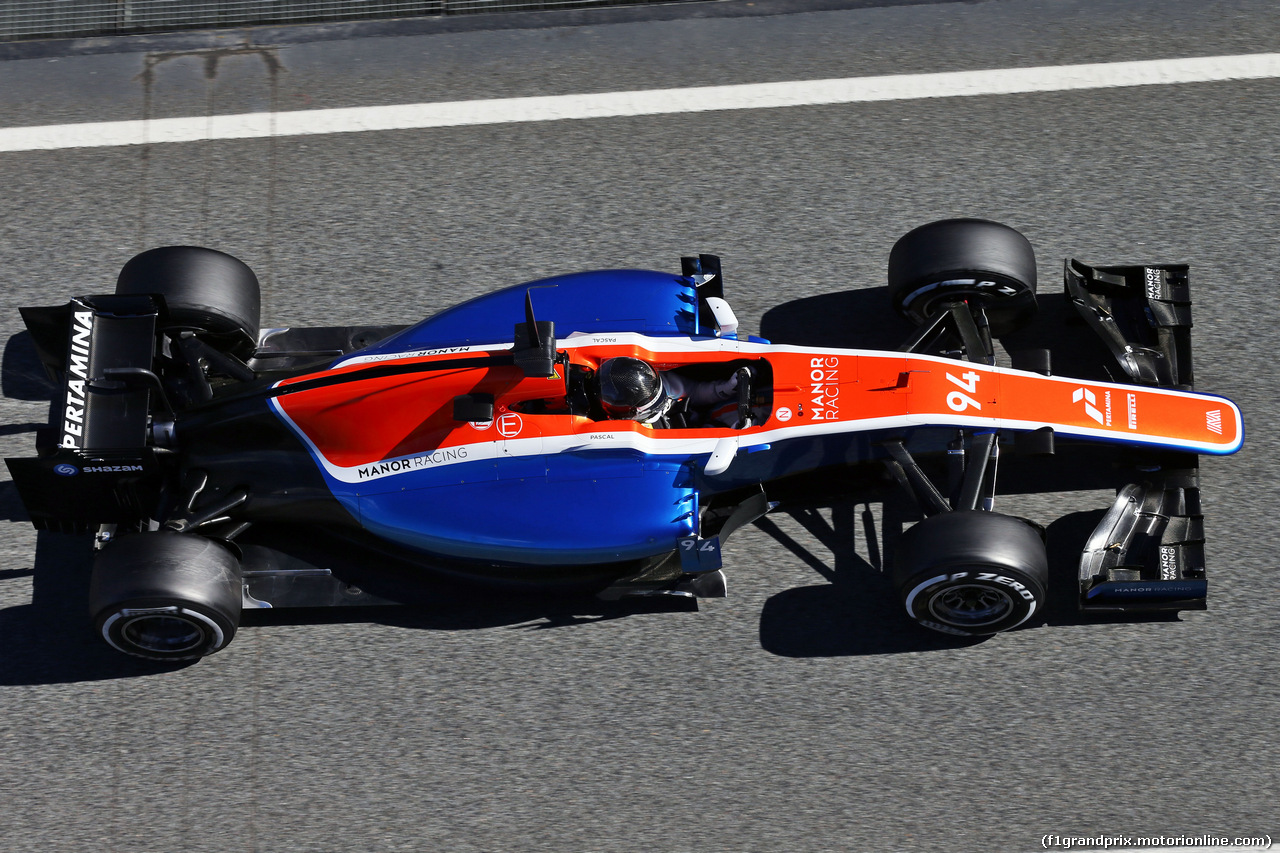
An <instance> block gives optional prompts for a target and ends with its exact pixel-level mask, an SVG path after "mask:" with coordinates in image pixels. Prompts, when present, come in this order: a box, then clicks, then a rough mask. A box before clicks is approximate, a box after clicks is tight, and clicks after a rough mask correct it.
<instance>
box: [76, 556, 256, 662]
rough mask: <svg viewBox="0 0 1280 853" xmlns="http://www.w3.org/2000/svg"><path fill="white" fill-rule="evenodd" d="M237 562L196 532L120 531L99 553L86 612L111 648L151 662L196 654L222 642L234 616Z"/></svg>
mask: <svg viewBox="0 0 1280 853" xmlns="http://www.w3.org/2000/svg"><path fill="white" fill-rule="evenodd" d="M242 600H243V594H242V591H241V579H240V563H239V561H238V560H237V559H236V557H235V555H234V554H232V553H231V552H230V551H229V550H228V549H227V548H226V547H224V546H222V545H219V544H218V543H216V542H213V541H211V540H208V539H204V538H203V537H200V536H194V535H189V534H181V533H172V532H169V531H160V532H156V533H143V534H137V535H133V536H125V537H122V538H120V539H119V540H117V541H115V542H113V543H111V544H110V545H108V546H107V547H106V548H104V549H103V550H102V551H100V552H99V553H98V555H97V557H96V558H95V560H94V564H93V577H92V580H91V581H90V586H89V610H90V614H91V615H92V617H93V621H94V626H95V628H96V629H97V631H98V634H99V636H101V637H102V639H103V640H104V641H105V642H106V643H107V644H108V645H109V646H111V647H112V648H114V649H116V650H118V651H121V652H124V653H125V654H129V655H134V656H136V657H141V658H147V659H148V660H156V661H186V660H195V659H196V658H201V657H204V656H205V655H210V654H213V653H214V652H216V651H219V650H221V649H224V648H226V646H227V644H228V643H230V642H231V639H232V638H233V637H234V636H235V633H236V627H237V625H238V624H239V622H240V605H241V601H242Z"/></svg>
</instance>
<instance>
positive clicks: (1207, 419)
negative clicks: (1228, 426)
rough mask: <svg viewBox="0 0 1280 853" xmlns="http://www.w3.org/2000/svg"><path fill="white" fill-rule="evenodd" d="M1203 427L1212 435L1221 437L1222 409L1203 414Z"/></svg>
mask: <svg viewBox="0 0 1280 853" xmlns="http://www.w3.org/2000/svg"><path fill="white" fill-rule="evenodd" d="M1204 425H1205V426H1206V427H1208V428H1209V432H1211V433H1213V434H1214V435H1222V409H1210V410H1209V411H1207V412H1205V413H1204Z"/></svg>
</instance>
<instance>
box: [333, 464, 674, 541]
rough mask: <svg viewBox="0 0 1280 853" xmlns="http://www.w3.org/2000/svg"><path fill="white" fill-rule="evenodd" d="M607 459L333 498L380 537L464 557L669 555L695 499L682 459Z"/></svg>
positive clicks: (409, 482)
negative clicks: (520, 474) (519, 475)
mask: <svg viewBox="0 0 1280 853" xmlns="http://www.w3.org/2000/svg"><path fill="white" fill-rule="evenodd" d="M605 456H610V457H612V456H614V454H602V453H600V452H593V453H591V454H589V455H588V454H572V453H570V454H558V455H554V456H551V455H548V456H539V457H531V458H529V459H526V460H525V461H526V462H532V461H534V460H536V461H537V462H538V463H539V465H538V468H540V469H541V470H540V471H539V472H538V473H537V474H536V475H534V476H527V477H522V478H509V477H501V476H499V477H495V476H494V473H493V472H489V473H481V472H480V471H474V472H473V475H478V476H477V477H476V479H472V480H467V481H466V482H458V480H457V479H455V478H453V477H450V478H449V480H450V481H451V482H449V483H448V484H447V485H445V484H439V483H440V479H439V478H438V477H433V476H431V475H429V474H427V473H426V472H423V473H422V474H419V473H417V472H409V473H406V474H402V475H398V476H396V477H393V478H389V480H387V481H384V484H386V485H389V484H390V482H393V481H394V482H396V485H397V486H399V488H397V489H396V490H394V491H390V490H387V491H381V490H380V491H379V492H378V493H376V494H368V493H364V494H352V493H350V492H348V494H347V495H345V496H341V495H340V496H339V499H340V500H342V502H343V503H344V504H345V505H347V506H348V507H349V508H351V509H355V510H356V511H357V512H358V517H359V518H360V522H361V525H362V526H363V527H364V528H365V529H367V530H369V531H370V532H372V533H374V534H376V535H378V536H381V537H384V538H386V539H389V540H392V541H395V542H399V543H400V544H402V545H407V546H409V547H411V548H415V549H417V550H420V551H424V552H427V553H433V554H443V555H446V556H450V557H459V558H465V559H477V560H489V561H502V562H512V563H525V564H530V565H566V566H567V565H581V564H588V563H609V562H618V561H623V560H633V559H639V558H642V557H649V556H654V555H658V554H663V553H668V552H670V551H672V550H674V549H675V547H676V540H677V539H679V538H680V537H682V536H689V535H692V534H693V533H694V532H695V526H696V518H697V505H696V496H695V493H694V489H693V487H692V483H691V482H690V480H691V478H690V477H689V475H688V471H687V468H686V467H685V465H684V464H683V463H684V462H685V460H684V459H659V458H653V457H648V458H645V457H640V456H637V455H631V456H629V458H622V457H619V458H603V457H605ZM470 467H472V466H470V465H467V466H457V468H458V470H457V471H456V472H454V473H457V474H462V473H463V470H462V469H464V468H470ZM526 470H528V469H526ZM529 473H532V472H529ZM433 481H434V482H433ZM335 491H337V490H335ZM618 510H621V511H618Z"/></svg>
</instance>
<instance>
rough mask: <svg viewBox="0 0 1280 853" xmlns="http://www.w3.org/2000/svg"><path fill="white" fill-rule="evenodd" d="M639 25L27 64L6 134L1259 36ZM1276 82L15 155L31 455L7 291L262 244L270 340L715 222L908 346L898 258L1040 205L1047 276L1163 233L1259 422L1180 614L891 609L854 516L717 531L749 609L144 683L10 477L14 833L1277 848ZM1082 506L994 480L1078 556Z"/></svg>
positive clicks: (11, 258) (11, 274) (583, 610)
mask: <svg viewBox="0 0 1280 853" xmlns="http://www.w3.org/2000/svg"><path fill="white" fill-rule="evenodd" d="M663 14H664V15H667V14H669V13H663ZM641 17H642V16H641ZM657 17H659V16H658V15H656V14H655V20H650V21H645V20H631V21H625V22H616V23H610V22H608V21H609V19H608V18H604V19H602V21H601V22H597V23H590V22H588V23H585V24H582V25H578V26H572V27H535V28H529V29H520V28H506V29H494V30H487V29H483V28H480V29H475V30H473V31H469V32H459V33H440V34H418V35H412V36H401V37H394V36H382V37H377V38H347V39H343V40H328V41H315V42H308V41H306V40H305V39H296V40H293V41H290V42H288V43H284V44H281V45H280V46H279V47H278V48H277V49H256V48H253V47H252V46H250V47H245V46H244V45H242V44H241V43H240V42H239V41H238V39H239V35H238V34H228V35H226V36H225V37H220V38H225V39H226V43H225V44H224V43H222V42H218V43H219V44H221V45H222V48H223V49H221V50H219V51H216V52H212V53H210V52H208V51H203V52H197V53H191V52H190V50H195V48H189V47H185V46H184V47H180V48H179V49H176V50H172V51H166V50H165V49H164V42H163V40H158V41H154V42H152V43H150V44H149V46H148V47H149V51H148V52H142V53H137V52H134V53H131V52H127V51H126V52H114V53H96V54H91V55H84V56H40V57H36V58H30V59H10V60H8V61H6V62H3V63H0V84H2V85H0V126H4V127H18V126H30V125H52V124H58V123H62V122H84V121H117V120H128V119H139V118H162V117H179V116H200V115H211V114H230V113H247V112H257V111H262V110H298V109H321V108H330V107H344V106H369V105H382V104H403V103H419V102H431V101H456V100H467V99H472V98H495V97H523V96H531V95H548V94H550V95H556V94H574V93H590V92H611V91H619V90H635V89H649V88H676V87H687V86H705V85H723V84H738V83H756V82H771V81H785V80H813V79H825V78H834V77H861V76H871V75H882V74H905V73H929V72H941V71H960V70H981V69H991V68H1014V67H1026V66H1048V65H1056V64H1078V63H1089V62H1109V61H1120V60H1146V59H1166V58H1176V57H1193V56H1220V55H1221V56H1225V55H1235V54H1246V53H1267V52H1274V51H1276V50H1278V49H1280V9H1277V8H1275V6H1274V4H1272V3H1269V2H1262V0H1257V2H1248V0H1234V2H1212V3H1201V2H1178V1H1177V0H1175V2H1156V0H1141V1H1140V2H1133V3H1125V4H1117V3H1107V2H1090V0H1077V1H1076V2H1065V0H1064V2H1048V0H1036V1H1035V2H1030V1H1029V2H1022V0H1005V2H986V3H955V4H940V5H903V6H888V7H878V8H862V9H848V10H830V11H817V12H798V13H794V14H778V15H765V16H749V17H733V16H724V17H699V16H693V15H691V16H688V17H680V16H674V18H673V19H672V20H656V18H657ZM175 44H177V43H176V42H175ZM1278 102H1280V80H1275V79H1263V80H1253V81H1240V82H1216V83H1199V84H1181V85H1169V86H1145V87H1140V88H1120V89H1101V90H1086V91H1072V92H1054V93H1038V94H1018V95H994V96H982V97H970V98H949V99H930V100H903V101H892V102H884V103H870V104H844V105H834V106H815V107H793V108H785V109H772V110H735V111H732V112H703V113H696V114H686V115H672V116H643V117H621V118H606V119H591V120H583V121H560V122H557V121H547V122H533V123H519V124H509V125H501V126H484V127H457V128H439V129H428V130H403V131H387V132H376V133H347V134H335V135H332V136H310V137H293V138H279V139H261V140H244V141H216V142H190V143H182V144H172V145H149V146H128V147H110V148H97V149H72V150H58V151H31V152H8V153H5V154H4V155H3V156H0V186H3V188H4V193H3V196H2V197H0V198H2V200H0V206H2V208H3V215H2V216H0V277H2V278H3V283H4V288H3V291H4V292H3V297H0V298H2V299H3V306H2V307H0V338H2V339H3V341H4V342H5V350H4V362H3V394H4V396H3V399H2V400H0V424H2V426H0V449H3V451H4V453H5V455H6V456H14V455H25V454H27V453H29V452H30V448H31V443H32V439H33V434H32V433H33V430H34V428H35V426H36V425H37V424H40V423H43V422H44V421H45V418H46V415H47V412H48V399H49V395H50V393H51V390H50V387H49V386H48V385H47V383H45V382H43V381H42V380H41V379H40V378H39V376H38V374H37V372H36V371H34V370H33V363H32V362H33V357H32V355H31V353H30V350H29V344H28V343H27V342H26V340H25V338H24V336H22V335H21V334H20V332H21V331H22V325H21V321H20V319H19V317H18V315H17V311H16V308H17V306H19V305H29V304H56V303H59V302H61V301H63V300H64V299H65V298H66V297H67V296H69V295H71V294H73V293H84V292H94V291H105V290H109V289H110V288H111V286H112V283H113V282H114V277H115V275H116V272H117V271H118V269H119V267H120V265H121V264H122V263H123V262H124V261H125V260H127V259H128V258H129V257H130V256H132V255H133V254H134V253H136V252H137V251H140V250H141V249H143V248H148V247H151V246H155V245H162V244H173V243H197V244H204V245H209V246H213V247H215V248H219V249H223V250H225V251H229V252H231V253H233V254H236V255H238V256H239V257H241V258H243V259H244V260H246V261H247V262H248V263H249V264H250V265H251V266H253V267H254V268H255V269H256V270H257V271H258V274H259V277H260V278H261V280H262V282H263V287H264V302H265V304H264V324H266V325H332V324H336V323H343V322H367V323H401V322H411V321H413V320H415V319H417V318H419V317H421V316H424V315H426V314H429V313H431V312H433V311H435V310H438V309H440V308H443V307H446V306H448V305H450V304H453V303H455V302H457V301H460V300H461V299H464V298H467V297H471V296H474V295H478V294H480V293H483V292H485V291H486V290H488V289H491V288H494V287H497V286H501V285H506V284H510V283H514V282H518V281H521V280H525V279H530V278H536V277H541V276H545V275H551V274H555V273H559V272H567V271H571V270H575V269H581V268H588V267H599V266H635V267H651V268H657V269H675V268H676V267H675V264H676V263H677V262H678V261H677V259H678V256H679V255H680V254H688V253H691V252H699V251H701V252H716V253H718V254H720V255H721V256H722V257H723V258H724V259H725V264H726V278H727V286H728V295H729V297H730V300H731V302H732V303H733V305H734V307H735V309H736V311H737V313H738V316H739V318H740V319H741V320H742V321H743V325H744V326H745V327H746V329H747V330H748V331H752V332H763V333H765V334H766V335H772V336H774V337H775V338H776V339H779V340H782V339H787V340H796V341H809V342H811V343H824V344H834V343H845V344H848V345H858V344H864V345H892V344H893V343H895V342H896V339H897V338H898V337H899V336H901V335H903V334H905V326H902V325H900V324H899V323H900V321H898V320H896V319H894V318H892V317H890V316H889V314H888V312H887V310H885V309H884V308H883V307H881V306H883V288H882V283H883V279H884V267H885V260H886V258H887V254H888V250H889V247H890V246H891V245H892V243H893V241H894V239H896V238H897V237H898V236H899V235H900V234H901V233H903V232H905V231H907V230H909V229H910V228H911V227H914V226H915V225H918V224H921V223H923V222H927V221H930V220H932V219H937V218H942V217H948V216H961V215H975V216H984V217H988V218H992V219H997V220H1000V221H1004V222H1008V223H1009V224H1011V225H1014V226H1016V227H1018V228H1019V229H1021V230H1023V231H1024V233H1026V234H1027V236H1028V237H1029V238H1030V239H1031V240H1032V242H1033V244H1034V245H1035V246H1036V248H1037V251H1038V254H1039V260H1040V276H1041V280H1042V287H1041V289H1042V292H1043V293H1046V294H1052V293H1055V292H1056V288H1057V282H1058V281H1059V280H1060V262H1061V259H1062V258H1063V257H1066V256H1075V257H1079V258H1081V259H1084V260H1086V261H1089V262H1095V263H1119V262H1142V261H1166V262H1187V263H1190V264H1191V265H1192V271H1193V295H1194V297H1195V300H1196V303H1195V318H1196V329H1195V342H1196V359H1197V361H1196V374H1197V376H1196V379H1197V387H1199V388H1200V389H1202V390H1209V391H1214V392H1217V393H1222V394H1226V395H1227V396H1230V397H1232V398H1233V399H1234V400H1235V401H1236V402H1237V403H1238V404H1239V405H1240V406H1241V407H1242V409H1243V410H1244V413H1245V419H1246V425H1247V429H1248V430H1249V432H1248V435H1247V438H1246V442H1245V448H1244V450H1243V451H1242V452H1241V453H1240V454H1239V455H1237V456H1235V457H1230V458H1211V459H1205V460H1203V467H1202V476H1203V489H1204V497H1205V511H1206V516H1207V521H1206V527H1207V531H1208V537H1209V541H1208V559H1209V569H1210V577H1211V609H1210V610H1209V611H1208V612H1206V613H1195V614H1188V615H1184V616H1183V617H1182V618H1181V619H1175V620H1167V621H1147V622H1122V623H1103V624H1091V623H1088V622H1085V621H1084V620H1080V619H1077V618H1075V616H1074V615H1073V614H1072V613H1071V612H1070V609H1069V608H1067V609H1062V608H1058V609H1057V610H1055V611H1053V613H1051V615H1050V617H1049V619H1048V620H1047V622H1046V623H1042V624H1040V625H1037V626H1035V627H1032V628H1029V629H1026V630H1020V631H1017V632H1014V633H1011V634H1008V635H1003V636H999V637H996V638H994V639H991V640H988V641H986V642H981V643H974V644H954V643H951V642H949V641H948V640H946V639H945V638H941V637H935V636H932V635H929V634H927V632H925V631H924V630H923V629H917V628H915V627H914V626H912V625H909V624H906V623H905V620H904V618H903V617H901V616H900V614H899V613H898V610H897V607H896V604H895V602H894V601H893V599H892V595H891V592H890V590H889V586H888V583H887V582H886V581H885V580H884V578H883V576H882V574H881V571H880V568H881V567H880V565H879V563H880V562H881V559H880V548H879V543H878V542H877V541H875V537H872V541H870V542H869V541H868V539H867V537H866V535H865V534H864V526H863V523H862V517H863V513H864V510H869V511H870V513H871V515H872V518H873V521H874V520H875V519H876V517H877V515H878V513H879V507H878V506H876V505H872V506H869V507H865V506H862V505H858V506H854V507H842V508H837V509H835V510H824V511H820V512H815V513H807V514H806V513H801V514H797V515H795V516H790V515H782V516H770V517H769V518H768V519H767V520H765V521H762V522H761V523H759V524H757V525H756V526H754V527H750V528H748V529H747V530H745V531H743V532H742V533H740V534H739V535H738V536H737V537H736V538H735V539H733V540H731V541H730V542H729V544H728V546H727V548H726V555H725V559H726V565H727V573H728V575H729V585H730V597H729V598H728V599H725V600H718V601H710V602H704V603H703V604H702V605H701V607H700V611H699V612H672V611H658V612H644V611H634V612H623V611H617V610H609V609H604V608H599V607H594V608H593V607H591V606H588V605H580V606H578V605H575V606H556V605H555V604H552V603H548V602H539V601H527V602H521V601H511V600H504V601H499V602H491V601H489V600H487V599H486V597H484V596H459V597H450V598H448V599H446V600H442V601H441V602H440V603H439V605H438V606H432V607H426V608H420V609H412V610H403V609H394V610H391V609H382V610H375V611H370V610H360V611H354V612H343V613H332V612H329V613H320V614H316V613H301V614H299V613H292V614H286V613H284V612H280V613H275V614H271V615H270V616H269V617H265V616H261V615H255V616H254V617H253V618H252V619H251V620H246V624H245V626H244V627H242V628H241V630H240V632H239V634H238V635H237V637H236V639H235V641H234V642H233V644H232V645H231V646H230V647H229V648H228V649H227V650H225V651H224V652H221V653H219V654H217V655H215V656H213V657H211V658H208V659H206V660H204V661H202V662H200V663H198V664H196V665H193V666H189V667H186V668H180V669H163V668H160V669H157V668H156V667H153V666H150V665H147V664H145V663H142V662H136V663H135V662H133V661H131V660H128V659H123V658H121V657H120V656H118V655H116V654H115V653H114V652H111V651H110V650H109V649H107V648H105V647H104V646H101V644H100V643H99V642H98V641H97V640H96V639H95V637H94V636H93V635H92V633H91V631H90V628H89V626H88V624H87V619H86V615H85V612H84V611H85V601H86V590H85V587H86V584H87V560H86V557H87V550H88V545H87V543H86V542H84V541H82V540H79V539H75V538H66V537H58V536H54V535H49V534H40V535H37V534H36V533H35V532H34V531H32V530H31V529H30V526H29V525H28V524H26V523H25V522H24V521H23V520H22V510H21V507H20V504H19V502H18V500H17V497H16V494H15V492H14V490H13V487H12V484H11V483H9V482H8V480H7V474H0V511H3V513H4V515H3V519H4V521H3V524H2V525H0V554H3V556H2V557H0V800H2V801H3V802H4V804H5V805H4V808H3V809H0V848H3V849H4V850H13V851H24V850H41V851H50V850H59V851H61V850H95V851H96V850H121V851H123V850H142V849H145V850H190V851H203V850H218V851H225V850H255V851H256V850H262V851H276V850H315V851H330V850H361V851H366V850H367V851H374V850H449V851H470V850H478V851H497V850H503V851H505V850H556V851H560V850H590V851H613V850H617V851H633V850H652V851H693V850H697V851H761V850H788V851H790V850H795V851H808V850H814V851H817V850H875V851H880V850H902V851H916V850H920V851H925V850H929V851H932V850H947V851H1006V850H1007V851H1023V850H1034V849H1041V846H1042V838H1043V836H1045V835H1046V834H1056V835H1059V836H1072V835H1074V836H1094V837H1097V836H1099V835H1110V836H1128V837H1136V836H1150V835H1166V836H1168V835H1185V836H1203V835H1214V836H1259V835H1264V834H1267V833H1269V834H1271V836H1272V837H1273V838H1275V837H1280V822H1277V817H1276V814H1277V809H1276V805H1275V804H1276V802H1277V801H1278V800H1280V784H1278V781H1277V774H1278V773H1280V770H1278V768H1280V748H1278V747H1277V740H1276V735H1275V725H1276V719H1277V716H1278V712H1280V688H1278V687H1277V682H1278V678H1277V676H1278V675H1280V663H1277V649H1278V646H1280V642H1278V641H1280V630H1278V629H1277V625H1276V620H1275V618H1274V616H1273V610H1274V609H1275V602H1276V600H1277V582H1276V566H1275V562H1274V558H1273V553H1274V552H1273V548H1274V539H1275V536H1276V522H1275V518H1276V508H1277V505H1278V501H1277V487H1276V483H1277V481H1278V480H1280V470H1278V469H1280V449H1277V446H1276V441H1275V439H1274V437H1273V435H1272V431H1271V430H1270V429H1269V426H1270V424H1271V423H1272V421H1273V420H1275V418H1276V416H1277V410H1276V403H1275V400H1276V399H1277V390H1278V388H1277V386H1278V385H1280V382H1278V381H1277V378H1276V375H1275V371H1274V365H1273V362H1274V358H1273V354H1272V350H1273V346H1274V341H1275V340H1276V331H1275V330H1276V328H1278V327H1280V326H1278V324H1280V308H1277V307H1276V300H1275V287H1276V281H1277V279H1278V278H1280V260H1278V258H1277V250H1276V238H1275V232H1276V227H1275V223H1276V221H1277V218H1278V217H1280V180H1278V179H1280V175H1278V168H1280V167H1278V165H1277V161H1276V152H1275V140H1276V139H1277V138H1280V118H1278V116H1277V111H1276V109H1275V105H1276V104H1277V103H1278ZM824 294H844V295H842V296H837V297H828V298H826V299H822V298H818V297H821V296H822V295H824ZM1082 499H1083V503H1082V504H1081V503H1080V500H1082ZM1105 500H1106V495H1098V494H1088V495H1072V496H1068V497H1066V498H1064V497H1059V496H1047V497H1033V498H1015V499H1007V500H1006V502H1005V503H1004V504H1003V505H1001V504H998V508H1003V509H1005V510H1006V511H1016V512H1018V513H1019V514H1022V515H1026V516H1029V517H1031V518H1033V519H1035V520H1037V521H1039V522H1041V523H1044V524H1051V523H1052V524H1053V525H1054V526H1052V527H1051V530H1050V533H1051V537H1052V536H1053V535H1054V534H1055V533H1062V534H1063V535H1064V538H1069V537H1066V534H1067V533H1070V532H1071V531H1072V530H1074V529H1075V528H1073V527H1072V525H1073V524H1074V525H1075V527H1079V525H1080V524H1081V523H1083V522H1081V521H1080V519H1082V518H1087V516H1082V515H1080V514H1079V512H1083V511H1091V510H1095V509H1097V508H1100V507H1101V506H1102V502H1105ZM570 509H574V508H570ZM576 509H577V511H581V512H584V513H589V512H591V511H595V508H589V507H587V508H576ZM541 510H542V508H537V507H530V508H526V510H525V511H541ZM1063 513H1070V514H1069V515H1068V516H1067V520H1066V521H1065V522H1064V521H1058V519H1059V517H1060V516H1061V515H1062V514H1063ZM498 514H499V508H496V507H495V521H497V520H498V518H497V516H498ZM1053 541H1054V540H1053V539H1052V538H1051V544H1052V542H1053ZM1058 550H1059V551H1061V550H1062V549H1058ZM1055 553H1056V556H1055V557H1054V560H1055V566H1056V570H1058V571H1065V572H1066V573H1067V574H1068V575H1069V574H1070V572H1071V571H1072V569H1071V566H1070V562H1071V559H1072V557H1071V555H1070V554H1069V553H1065V552H1063V553H1057V552H1055Z"/></svg>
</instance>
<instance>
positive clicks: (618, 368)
mask: <svg viewBox="0 0 1280 853" xmlns="http://www.w3.org/2000/svg"><path fill="white" fill-rule="evenodd" d="M749 376H750V371H749V370H748V368H746V367H743V368H739V369H738V370H737V371H735V372H734V374H733V375H732V376H730V377H729V378H728V379H721V380H717V381H712V382H700V381H696V380H692V379H689V378H687V377H684V376H681V375H680V374H678V373H676V372H675V371H673V370H667V371H663V372H662V373H659V372H658V371H657V370H655V369H654V368H653V366H652V365H650V364H649V363H648V362H646V361H643V360H641V359H638V358H632V357H631V356H618V357H616V358H607V359H605V360H604V361H602V362H601V363H600V369H599V370H598V371H597V372H596V379H597V381H598V382H599V391H600V406H601V408H603V409H604V412H605V415H606V416H608V417H609V418H612V419H615V420H633V421H639V422H640V423H642V424H651V425H653V426H659V427H663V426H728V427H734V428H735V429H737V428H741V427H743V426H746V425H747V423H746V421H747V416H746V415H744V414H743V413H742V412H741V408H742V407H740V406H739V405H738V399H737V398H738V386H739V384H740V383H747V381H748V379H749ZM743 388H744V390H746V388H747V386H746V385H745V384H744V385H743Z"/></svg>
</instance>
